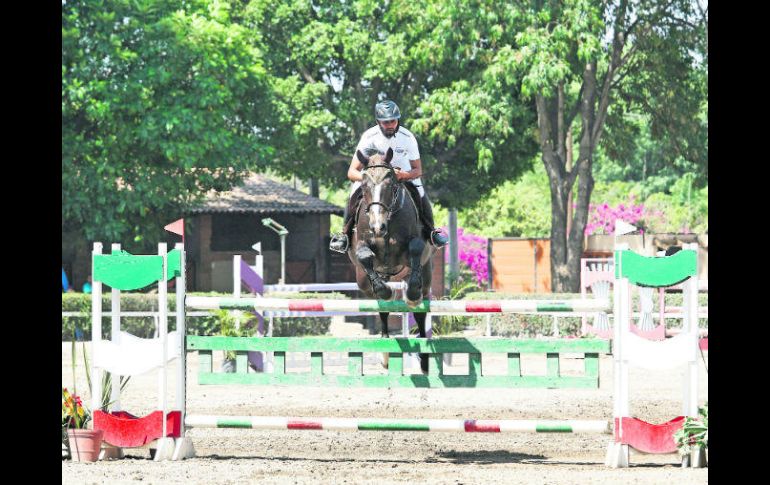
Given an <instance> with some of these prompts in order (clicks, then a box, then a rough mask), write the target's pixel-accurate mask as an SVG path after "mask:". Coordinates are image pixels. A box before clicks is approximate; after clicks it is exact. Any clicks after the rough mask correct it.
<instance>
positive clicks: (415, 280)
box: [406, 237, 425, 323]
mask: <svg viewBox="0 0 770 485" xmlns="http://www.w3.org/2000/svg"><path fill="white" fill-rule="evenodd" d="M423 250H425V241H423V240H422V239H421V238H419V237H413V238H412V239H411V240H410V241H409V281H408V282H407V288H406V304H407V305H409V307H411V308H414V307H416V306H417V305H419V304H420V302H421V301H422V264H421V263H420V259H421V258H422V252H423ZM423 323H425V319H423Z"/></svg>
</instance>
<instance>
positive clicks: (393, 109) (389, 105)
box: [374, 100, 401, 121]
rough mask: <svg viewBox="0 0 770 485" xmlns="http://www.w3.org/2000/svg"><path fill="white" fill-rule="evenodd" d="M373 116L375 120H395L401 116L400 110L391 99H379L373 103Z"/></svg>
mask: <svg viewBox="0 0 770 485" xmlns="http://www.w3.org/2000/svg"><path fill="white" fill-rule="evenodd" d="M374 116H375V117H376V118H377V121H388V120H397V119H399V118H401V110H400V109H398V105H397V104H396V103H394V102H393V101H390V100H388V101H381V102H379V103H377V104H376V105H374Z"/></svg>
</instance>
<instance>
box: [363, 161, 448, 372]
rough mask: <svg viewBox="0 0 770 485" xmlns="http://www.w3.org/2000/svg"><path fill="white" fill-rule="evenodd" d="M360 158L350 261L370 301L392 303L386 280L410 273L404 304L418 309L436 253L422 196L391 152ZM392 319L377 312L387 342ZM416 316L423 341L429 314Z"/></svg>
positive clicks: (423, 356)
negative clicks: (401, 177) (401, 174)
mask: <svg viewBox="0 0 770 485" xmlns="http://www.w3.org/2000/svg"><path fill="white" fill-rule="evenodd" d="M356 157H358V160H359V161H360V162H361V163H363V164H364V169H363V180H362V182H361V189H360V190H361V193H362V197H361V200H360V202H359V203H358V205H357V208H356V211H355V213H354V214H355V217H356V221H355V226H354V229H353V237H352V239H351V244H350V246H349V247H348V257H349V258H350V261H351V262H352V263H353V265H354V266H355V268H356V283H357V284H358V288H359V289H360V290H361V291H362V292H363V293H364V295H366V296H367V297H368V298H373V299H380V300H392V299H393V290H391V289H390V287H388V285H387V284H386V282H387V281H388V280H390V278H392V277H394V276H396V275H398V274H400V273H403V271H404V270H405V269H406V270H408V271H409V275H408V277H407V278H408V279H407V289H406V303H407V306H409V307H410V308H414V307H416V306H417V305H418V304H419V303H420V302H421V301H422V300H424V299H427V298H428V297H429V292H430V287H431V279H432V276H433V254H434V252H435V248H434V247H433V246H432V245H431V244H430V243H429V242H428V240H427V239H426V234H425V230H424V229H425V228H424V226H423V223H422V221H421V220H420V213H419V209H418V207H419V205H418V204H419V203H420V201H419V199H418V200H415V197H419V194H417V191H416V190H414V194H412V193H411V192H410V190H409V189H408V188H407V186H406V184H405V183H403V182H399V181H398V179H397V177H396V172H395V169H394V168H393V167H392V166H391V165H390V161H391V159H392V158H393V149H391V148H388V151H387V153H386V154H384V155H383V154H382V153H379V152H377V153H375V154H372V155H371V156H370V157H367V156H365V155H364V154H363V153H361V151H360V150H358V151H356ZM412 187H414V186H412ZM388 315H389V312H380V313H379V316H380V322H381V323H382V337H384V338H387V337H388ZM413 315H414V319H415V321H416V322H417V327H418V329H419V335H420V337H421V338H425V337H426V333H425V318H426V314H425V313H424V312H415V313H413ZM420 365H421V368H422V370H423V372H427V370H428V356H427V354H420Z"/></svg>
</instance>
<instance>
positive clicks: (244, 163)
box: [62, 0, 270, 241]
mask: <svg viewBox="0 0 770 485" xmlns="http://www.w3.org/2000/svg"><path fill="white" fill-rule="evenodd" d="M228 12H229V3H227V2H213V1H201V0H196V1H193V2H186V1H181V0H170V1H166V2H161V3H155V2H147V1H141V2H126V1H121V0H99V1H95V2H85V3H84V2H63V3H62V219H63V226H62V232H63V233H74V234H77V235H79V236H81V237H85V238H86V239H90V240H95V239H107V240H114V241H116V240H117V241H120V240H123V241H129V240H132V239H133V240H136V241H141V240H155V239H158V238H159V237H160V236H161V235H162V228H163V226H164V225H165V224H166V223H168V221H170V220H173V218H175V217H178V215H179V214H180V213H181V211H182V209H183V207H186V206H188V205H189V204H191V203H193V202H195V201H196V200H198V199H199V197H201V196H202V195H203V194H205V193H206V192H207V191H208V190H211V189H214V190H226V189H229V188H230V187H231V186H232V185H233V184H234V183H235V182H237V181H238V180H239V179H240V177H241V176H242V175H243V173H244V171H245V170H247V169H253V168H256V167H257V166H258V165H263V164H264V163H265V161H266V159H267V157H269V154H270V149H269V147H268V144H267V141H266V140H265V138H264V136H263V135H264V131H265V130H264V128H263V129H262V130H258V129H256V128H257V127H260V126H261V127H264V126H265V124H264V123H263V121H264V120H267V119H269V116H268V113H269V110H268V109H267V107H268V105H269V102H268V101H269V96H270V90H269V85H268V82H267V78H266V72H265V69H264V67H263V65H262V60H261V53H260V52H259V50H258V49H257V48H256V46H255V41H256V36H255V33H254V32H250V31H248V30H247V29H245V28H243V27H242V26H239V25H237V24H234V23H233V22H232V21H231V19H230V18H229V14H228Z"/></svg>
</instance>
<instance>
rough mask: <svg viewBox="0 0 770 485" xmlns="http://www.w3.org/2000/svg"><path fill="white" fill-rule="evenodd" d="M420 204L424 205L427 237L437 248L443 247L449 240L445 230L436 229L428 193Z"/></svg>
mask: <svg viewBox="0 0 770 485" xmlns="http://www.w3.org/2000/svg"><path fill="white" fill-rule="evenodd" d="M420 205H421V206H422V207H421V209H422V221H423V223H424V224H425V226H426V227H425V232H426V233H427V234H426V236H425V238H426V239H428V240H429V241H430V243H431V244H433V245H434V246H435V247H436V248H443V247H444V246H446V244H447V243H448V242H449V238H447V237H446V236H445V235H444V233H443V232H441V231H440V230H439V229H436V227H435V223H434V222H433V207H432V206H431V205H430V201H429V200H428V194H425V195H423V196H422V198H421V199H420Z"/></svg>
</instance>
